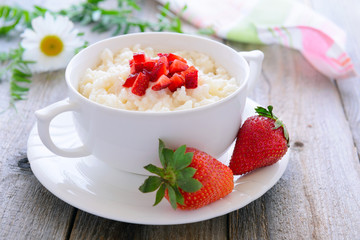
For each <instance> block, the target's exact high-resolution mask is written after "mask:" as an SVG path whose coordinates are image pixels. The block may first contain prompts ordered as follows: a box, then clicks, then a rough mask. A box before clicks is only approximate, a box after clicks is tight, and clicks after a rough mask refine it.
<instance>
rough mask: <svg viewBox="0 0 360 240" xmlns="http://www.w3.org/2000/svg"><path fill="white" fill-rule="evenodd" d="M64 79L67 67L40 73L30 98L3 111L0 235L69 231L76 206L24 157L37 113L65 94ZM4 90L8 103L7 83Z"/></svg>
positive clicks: (54, 235) (57, 235)
mask: <svg viewBox="0 0 360 240" xmlns="http://www.w3.org/2000/svg"><path fill="white" fill-rule="evenodd" d="M63 81H64V79H63V71H60V72H57V73H54V74H50V75H47V74H43V75H39V76H37V77H36V79H34V82H33V84H32V86H31V91H30V93H29V100H28V101H23V102H21V103H19V104H17V112H16V111H15V110H8V111H7V112H5V113H3V114H2V115H0V142H1V148H0V206H1V211H0V225H1V229H0V239H45V238H46V239H65V238H66V235H67V233H68V226H69V223H70V221H71V218H72V211H73V208H72V207H71V206H69V205H67V204H65V203H64V202H62V201H60V200H59V199H57V198H56V197H54V196H53V195H52V194H51V193H49V192H48V191H47V190H46V189H45V188H44V187H43V186H42V185H41V184H40V183H39V182H38V180H37V179H36V178H35V176H34V175H33V174H32V172H31V170H30V168H29V166H28V165H27V162H26V160H24V158H26V144H27V138H28V135H29V132H30V129H31V128H32V126H33V124H34V122H35V118H34V116H33V113H34V111H35V110H36V109H39V108H40V107H43V106H45V105H48V104H49V103H50V102H53V101H56V100H58V99H60V98H63V97H64V94H65V91H64V90H65V85H64V83H63ZM0 93H2V94H0V102H1V103H2V106H4V103H5V106H7V103H8V97H7V93H8V89H7V86H6V84H0ZM22 159H23V160H22ZM20 160H22V162H19V161H20Z"/></svg>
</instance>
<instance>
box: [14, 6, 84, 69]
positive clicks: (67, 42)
mask: <svg viewBox="0 0 360 240" xmlns="http://www.w3.org/2000/svg"><path fill="white" fill-rule="evenodd" d="M31 25H32V28H33V30H32V29H26V30H25V31H24V33H23V34H22V35H21V37H22V38H23V40H22V41H21V46H22V47H23V48H24V49H25V51H24V53H23V60H26V61H35V62H36V63H34V64H29V67H30V69H31V70H32V72H46V71H53V70H58V69H61V68H65V67H66V65H67V64H68V62H69V61H70V59H71V58H72V57H73V56H74V54H75V49H76V48H78V47H81V46H83V45H84V41H83V40H81V39H80V38H79V37H78V35H77V34H78V32H77V31H76V30H75V29H73V28H74V24H73V23H72V22H71V21H70V20H69V18H68V17H64V16H57V17H56V18H54V17H53V16H52V15H51V14H50V13H48V12H47V13H45V16H44V17H41V16H40V17H37V18H34V19H33V20H32V21H31Z"/></svg>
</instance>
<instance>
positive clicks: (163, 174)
mask: <svg viewBox="0 0 360 240" xmlns="http://www.w3.org/2000/svg"><path fill="white" fill-rule="evenodd" d="M159 155H160V161H161V164H162V165H163V167H164V168H158V167H156V166H154V165H152V164H149V165H147V166H145V169H146V170H148V171H150V172H151V173H154V174H156V175H158V176H150V177H149V178H147V179H146V180H145V182H144V183H143V184H142V185H141V186H140V188H139V190H140V191H142V192H144V193H146V192H153V191H155V190H157V189H158V190H157V193H156V200H155V203H154V206H155V205H156V204H158V203H159V202H160V201H161V200H162V199H163V197H164V196H165V198H166V199H167V200H168V201H169V202H170V204H171V206H172V207H173V208H174V209H176V208H177V207H178V208H180V209H183V210H191V209H197V208H201V207H203V206H205V205H207V204H210V203H212V202H214V201H216V200H218V199H220V198H222V197H225V196H226V195H228V194H229V193H231V192H232V190H233V188H234V181H233V173H232V171H231V169H230V168H229V167H227V166H226V165H224V164H222V163H221V162H219V161H218V160H216V159H215V158H213V157H211V156H210V155H208V154H207V153H205V152H202V151H199V150H197V149H195V148H187V147H186V146H185V145H183V146H181V147H179V148H178V149H176V151H173V150H171V149H168V148H165V145H164V143H163V142H162V141H161V140H159Z"/></svg>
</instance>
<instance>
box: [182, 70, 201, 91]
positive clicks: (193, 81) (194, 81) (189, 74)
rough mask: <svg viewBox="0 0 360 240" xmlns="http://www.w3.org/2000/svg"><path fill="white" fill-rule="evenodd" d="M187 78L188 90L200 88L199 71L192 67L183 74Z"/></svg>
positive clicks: (186, 85)
mask: <svg viewBox="0 0 360 240" xmlns="http://www.w3.org/2000/svg"><path fill="white" fill-rule="evenodd" d="M183 74H184V75H183V76H185V87H186V88H189V89H191V88H197V86H198V70H197V69H196V68H195V67H194V66H191V67H189V68H188V69H187V70H186V71H184V72H183Z"/></svg>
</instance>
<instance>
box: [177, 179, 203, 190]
mask: <svg viewBox="0 0 360 240" xmlns="http://www.w3.org/2000/svg"><path fill="white" fill-rule="evenodd" d="M177 184H178V185H179V188H181V189H182V190H183V191H185V192H188V193H192V192H196V191H198V190H199V189H200V188H202V186H203V185H202V184H201V182H200V181H199V180H197V179H194V178H183V179H178V181H177Z"/></svg>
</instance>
